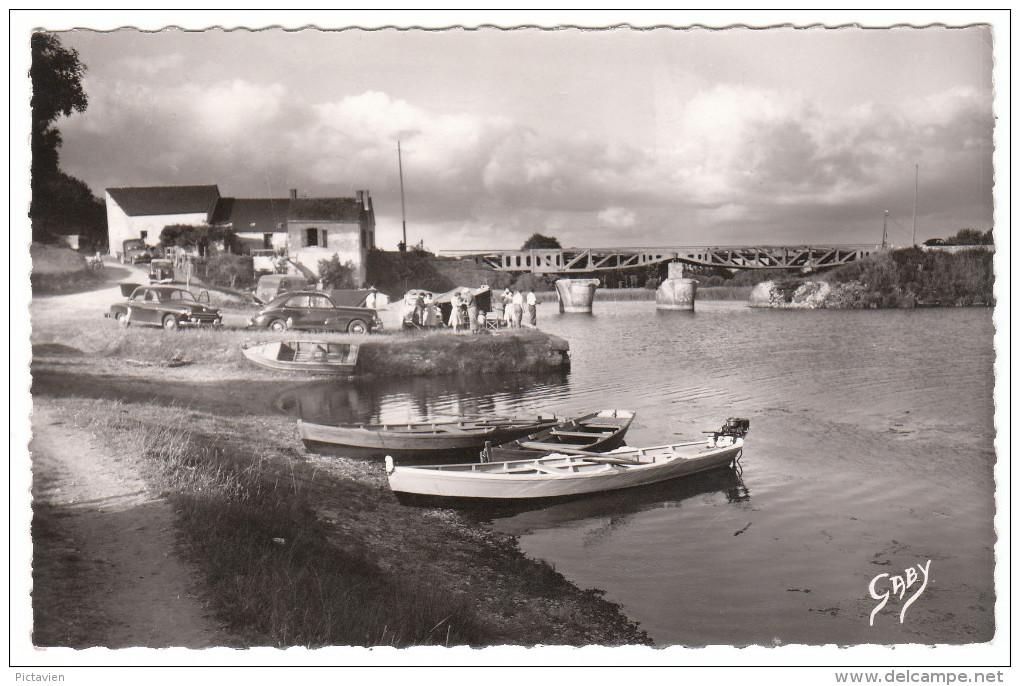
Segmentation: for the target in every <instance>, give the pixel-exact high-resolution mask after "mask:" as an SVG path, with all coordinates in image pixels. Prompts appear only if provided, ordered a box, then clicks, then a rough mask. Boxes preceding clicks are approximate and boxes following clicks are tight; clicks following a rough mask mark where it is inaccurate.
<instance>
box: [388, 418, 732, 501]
mask: <svg viewBox="0 0 1020 686" xmlns="http://www.w3.org/2000/svg"><path fill="white" fill-rule="evenodd" d="M732 422H733V420H730V421H728V422H727V424H726V426H724V427H723V429H722V430H720V431H718V432H710V433H711V434H712V435H711V437H709V438H708V439H707V440H701V441H693V442H689V443H676V444H672V445H663V446H657V447H654V448H620V449H617V450H614V451H612V452H609V453H588V454H586V455H579V454H577V453H576V451H575V452H574V453H572V454H552V455H546V456H544V457H535V458H532V459H520V460H507V461H501V462H479V463H472V464H453V465H424V466H400V467H398V466H396V465H394V464H393V460H392V458H390V457H387V458H386V475H387V478H388V480H389V484H390V488H391V489H392V490H393V491H394V492H395V493H397V494H405V495H413V496H427V497H431V498H451V499H456V498H490V499H499V500H513V499H533V498H557V497H564V496H576V495H583V494H586V493H598V492H601V491H611V490H617V489H621V488H631V487H633V486H644V485H646V484H653V483H658V482H660V481H665V480H667V479H675V478H677V477H681V476H687V475H689V474H696V473H698V472H704V471H708V470H710V469H717V468H720V467H726V466H729V465H733V464H735V463H736V461H737V460H738V459H739V457H740V454H741V451H742V450H743V447H744V436H745V435H746V433H747V426H748V422H747V420H738V423H737V424H736V425H733V424H731V423H732ZM733 426H735V428H727V427H733Z"/></svg>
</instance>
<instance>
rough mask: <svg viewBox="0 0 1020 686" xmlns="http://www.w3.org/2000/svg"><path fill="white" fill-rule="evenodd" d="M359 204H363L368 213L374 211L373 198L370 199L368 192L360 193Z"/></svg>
mask: <svg viewBox="0 0 1020 686" xmlns="http://www.w3.org/2000/svg"><path fill="white" fill-rule="evenodd" d="M358 202H360V203H361V206H362V207H364V208H365V211H366V212H368V211H369V210H370V209H372V198H370V197H368V191H358Z"/></svg>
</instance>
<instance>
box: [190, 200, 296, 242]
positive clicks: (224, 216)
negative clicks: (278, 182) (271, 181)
mask: <svg viewBox="0 0 1020 686" xmlns="http://www.w3.org/2000/svg"><path fill="white" fill-rule="evenodd" d="M289 205H290V200H289V199H287V198H220V201H219V202H218V203H216V211H215V212H213V216H212V219H211V220H210V221H211V222H212V223H213V224H230V225H231V228H232V229H233V230H234V231H235V232H237V233H281V232H282V233H286V231H287V208H288V206H289Z"/></svg>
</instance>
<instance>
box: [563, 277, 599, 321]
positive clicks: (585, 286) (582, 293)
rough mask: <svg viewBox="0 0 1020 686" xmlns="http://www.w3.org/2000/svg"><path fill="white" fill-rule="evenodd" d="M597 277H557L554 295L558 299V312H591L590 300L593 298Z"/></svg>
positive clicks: (597, 281) (597, 284)
mask: <svg viewBox="0 0 1020 686" xmlns="http://www.w3.org/2000/svg"><path fill="white" fill-rule="evenodd" d="M598 287H599V280H598V279H557V280H556V295H557V297H558V298H559V301H560V312H578V313H583V314H591V302H592V300H594V299H595V289H596V288H598Z"/></svg>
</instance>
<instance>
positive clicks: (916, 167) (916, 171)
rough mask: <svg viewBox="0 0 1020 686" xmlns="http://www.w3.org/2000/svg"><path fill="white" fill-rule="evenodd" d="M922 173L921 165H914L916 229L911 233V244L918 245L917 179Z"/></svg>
mask: <svg viewBox="0 0 1020 686" xmlns="http://www.w3.org/2000/svg"><path fill="white" fill-rule="evenodd" d="M920 173H921V165H919V164H915V165H914V228H913V229H911V232H910V244H911V245H917V177H918V175H919V174H920Z"/></svg>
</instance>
